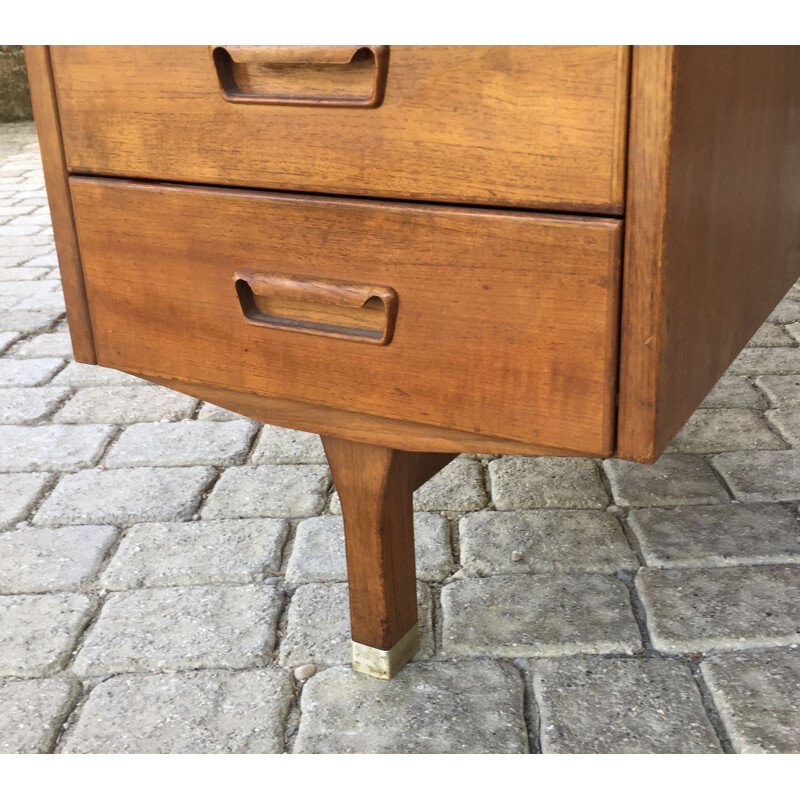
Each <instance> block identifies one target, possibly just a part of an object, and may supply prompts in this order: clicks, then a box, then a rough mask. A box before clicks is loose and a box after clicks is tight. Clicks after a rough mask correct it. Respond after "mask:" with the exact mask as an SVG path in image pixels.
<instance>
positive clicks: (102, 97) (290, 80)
mask: <svg viewBox="0 0 800 800" xmlns="http://www.w3.org/2000/svg"><path fill="white" fill-rule="evenodd" d="M286 50H287V49H286V48H283V49H282V50H279V49H277V50H276V48H266V49H258V48H243V49H239V50H237V49H235V48H228V49H227V50H224V51H223V50H218V51H217V52H218V56H217V61H216V63H215V61H214V60H213V59H212V55H211V52H212V50H211V49H210V48H208V47H117V46H114V47H97V46H92V47H73V46H69V47H66V46H58V47H52V48H51V54H52V63H53V69H54V75H55V83H56V89H57V94H58V105H59V111H60V120H61V130H62V134H63V140H64V148H65V153H66V160H67V166H68V168H69V170H70V172H72V173H82V174H91V175H109V176H123V177H129V178H141V179H156V180H168V181H176V182H187V183H202V184H216V185H224V186H241V187H248V188H249V187H253V188H266V189H279V190H293V191H303V192H320V193H330V194H345V195H356V196H369V197H385V198H400V199H415V200H427V201H443V202H448V203H459V204H477V205H493V206H511V207H523V208H531V209H545V210H547V209H553V210H571V211H590V212H594V213H603V214H620V213H621V212H622V207H623V190H624V178H625V176H624V155H625V139H626V131H625V120H626V117H627V103H628V100H627V92H628V88H627V84H628V59H629V48H627V47H612V46H598V47H594V46H591V47H590V46H581V47H555V46H541V47H452V46H447V47H403V46H394V45H392V46H391V47H390V48H388V49H386V50H381V49H380V48H373V49H372V50H365V49H362V50H359V49H358V48H356V47H354V48H350V49H349V50H348V49H347V48H345V49H344V50H340V49H337V48H314V47H308V48H289V51H290V52H286ZM351 57H353V60H351V61H349V62H347V59H348V58H351ZM282 61H283V62H290V63H277V62H282ZM337 61H345V62H347V63H336V62H337ZM223 87H224V88H225V91H226V93H227V97H228V99H226V97H224V96H223V92H222V88H223ZM376 87H378V89H379V92H378V94H377V95H374V96H375V98H376V99H375V102H377V101H380V104H379V105H377V106H374V107H365V106H364V103H368V102H370V97H373V94H374V92H375V89H376ZM242 101H253V102H242ZM348 103H349V105H348ZM87 121H90V124H87Z"/></svg>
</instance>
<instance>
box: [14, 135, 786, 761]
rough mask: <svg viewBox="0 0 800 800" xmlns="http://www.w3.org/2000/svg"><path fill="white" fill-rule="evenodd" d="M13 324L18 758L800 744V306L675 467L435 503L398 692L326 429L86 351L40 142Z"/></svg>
mask: <svg viewBox="0 0 800 800" xmlns="http://www.w3.org/2000/svg"><path fill="white" fill-rule="evenodd" d="M0 322H1V323H2V324H0V425H1V426H2V427H0V751H12V752H49V751H55V752H68V753H83V752H301V753H307V752H315V753H316V752H373V751H379V752H385V751H394V752H433V753H444V752H504V753H506V752H507V753H526V752H547V753H552V752H557V753H567V752H582V753H594V752H600V753H611V752H709V753H716V752H792V751H798V750H800V648H798V644H800V525H799V524H798V519H797V504H798V500H800V449H794V448H800V288H798V287H795V288H794V289H792V290H791V291H790V292H789V294H788V295H787V297H786V299H785V300H783V302H782V303H781V304H780V305H779V306H778V307H777V309H776V310H775V312H774V313H773V314H772V316H771V317H770V320H769V321H768V322H767V323H765V325H764V326H763V327H762V328H761V329H760V330H759V332H758V334H757V335H756V336H755V337H754V339H753V340H752V341H751V342H750V346H749V347H748V348H747V349H746V350H745V351H744V353H743V354H742V355H741V356H740V358H739V359H738V360H737V361H736V363H735V364H734V365H733V367H732V368H731V370H730V371H729V373H728V374H727V375H725V377H724V378H723V379H722V380H721V381H720V382H719V384H718V385H717V386H716V388H715V389H714V390H713V391H712V392H711V394H710V395H709V396H708V398H707V399H706V401H705V403H704V404H703V407H702V408H701V409H700V410H699V411H697V413H696V414H695V415H694V416H693V417H692V419H691V420H690V421H689V422H688V424H687V425H686V427H685V428H684V430H683V431H682V432H681V433H680V435H679V436H678V437H677V439H676V440H675V442H674V444H673V445H672V447H671V451H670V452H669V453H668V454H666V455H664V456H663V457H662V458H661V460H660V461H659V462H658V463H657V464H656V465H654V466H638V465H634V464H627V463H623V462H614V461H606V462H601V461H594V460H590V459H563V460H561V459H549V458H538V459H535V458H519V457H495V456H480V457H467V456H462V457H460V458H458V459H457V460H455V461H454V462H453V463H452V464H451V465H450V466H448V467H447V468H446V469H445V470H444V471H443V472H442V473H440V474H439V475H438V476H436V477H435V478H434V479H433V480H431V481H430V482H429V483H428V484H427V485H426V486H424V487H423V488H421V489H420V490H419V492H418V494H417V496H416V508H417V513H416V525H417V531H418V536H417V538H418V541H417V556H418V570H419V574H418V578H419V585H418V592H419V600H420V615H421V632H422V649H421V651H420V653H419V654H418V656H417V657H416V659H415V660H414V662H413V663H412V664H410V665H409V666H408V667H407V668H406V669H404V670H403V671H402V672H401V673H400V674H399V675H398V676H397V678H395V679H394V680H393V681H391V682H383V681H378V680H374V679H371V678H367V677H365V676H362V675H358V674H355V673H353V672H352V671H351V669H350V667H349V666H348V637H349V630H348V622H347V611H346V609H347V593H346V584H345V580H346V573H345V560H344V548H343V540H342V535H343V534H342V524H341V516H339V510H340V509H339V504H338V498H337V497H336V494H335V492H334V490H333V487H332V485H331V481H330V473H329V471H328V468H327V464H326V462H325V457H324V453H323V451H322V449H321V446H320V442H319V439H318V438H317V437H314V436H311V435H308V434H302V433H294V432H291V431H286V430H282V429H279V428H273V427H270V426H261V425H257V424H255V423H252V422H250V421H248V420H245V419H243V418H241V417H237V416H236V415H234V414H231V413H229V412H227V411H224V410H222V409H219V408H216V407H214V406H212V405H208V404H203V403H200V402H197V401H195V400H194V399H192V398H187V397H185V396H182V395H179V394H175V393H174V392H171V391H169V390H166V389H164V388H161V387H155V386H151V385H148V384H146V383H144V382H142V381H141V380H138V379H136V378H133V377H130V376H127V375H124V374H121V373H117V372H114V371H112V370H104V369H102V368H99V367H87V366H84V365H81V364H76V363H74V362H73V361H72V360H71V352H70V344H69V336H68V332H67V327H66V322H65V318H64V304H63V298H62V295H61V292H60V283H59V275H58V270H57V262H56V256H55V251H54V245H53V237H52V231H51V228H50V220H49V215H48V210H47V204H46V197H45V192H44V186H43V181H42V175H41V164H40V160H39V153H38V148H37V144H36V137H35V132H34V130H33V127H32V125H30V124H12V125H5V126H0Z"/></svg>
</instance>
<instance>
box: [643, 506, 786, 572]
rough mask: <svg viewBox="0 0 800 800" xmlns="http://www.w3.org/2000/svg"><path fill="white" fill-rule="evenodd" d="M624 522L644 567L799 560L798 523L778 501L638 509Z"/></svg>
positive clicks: (732, 564)
mask: <svg viewBox="0 0 800 800" xmlns="http://www.w3.org/2000/svg"><path fill="white" fill-rule="evenodd" d="M628 525H629V526H630V528H631V530H632V531H633V532H634V534H635V535H636V538H637V539H638V540H639V545H640V547H641V551H642V555H643V556H644V558H645V560H646V561H647V565H648V566H650V567H730V566H737V565H744V564H784V563H794V564H796V563H800V523H798V520H797V519H796V518H795V516H794V514H792V513H791V512H790V511H788V510H787V509H785V508H783V507H782V506H779V505H774V504H773V505H766V504H752V505H746V504H742V503H731V504H729V505H725V506H709V507H703V506H689V507H687V508H669V509H667V508H642V509H635V510H633V511H631V513H630V514H629V515H628Z"/></svg>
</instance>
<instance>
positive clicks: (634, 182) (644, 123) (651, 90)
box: [615, 46, 699, 462]
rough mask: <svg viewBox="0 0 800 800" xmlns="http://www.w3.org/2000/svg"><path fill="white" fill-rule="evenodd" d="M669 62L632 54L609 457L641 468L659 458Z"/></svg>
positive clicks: (670, 51) (659, 51)
mask: <svg viewBox="0 0 800 800" xmlns="http://www.w3.org/2000/svg"><path fill="white" fill-rule="evenodd" d="M674 58H675V48H674V47H672V46H652V47H634V48H633V55H632V69H631V108H630V122H629V125H630V133H629V135H628V193H627V199H626V208H625V247H624V259H623V268H622V298H621V309H622V310H621V315H622V319H621V326H620V328H621V333H620V360H619V408H618V422H617V450H616V453H615V455H616V456H618V457H619V458H626V459H632V460H634V461H645V462H652V461H655V459H656V458H657V457H658V456H659V454H660V453H659V452H657V450H656V416H657V414H658V411H659V409H658V407H657V406H658V381H659V379H660V377H661V376H660V363H661V347H662V335H663V319H664V281H665V280H666V279H667V275H666V268H665V264H664V240H665V235H666V234H665V228H666V209H667V196H668V195H667V193H668V188H669V163H670V144H671V136H672V104H673V86H674ZM698 344H699V343H698Z"/></svg>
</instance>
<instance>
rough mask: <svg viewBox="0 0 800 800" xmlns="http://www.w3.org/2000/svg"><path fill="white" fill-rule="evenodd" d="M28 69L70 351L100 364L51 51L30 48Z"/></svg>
mask: <svg viewBox="0 0 800 800" xmlns="http://www.w3.org/2000/svg"><path fill="white" fill-rule="evenodd" d="M25 64H26V67H27V70H28V83H29V85H30V90H31V103H32V105H33V115H34V118H35V121H36V132H37V135H38V137H39V150H40V152H41V154H42V167H43V170H44V180H45V185H46V186H47V201H48V203H49V204H50V217H51V218H52V221H53V234H54V236H55V240H56V253H57V255H58V266H59V269H60V271H61V285H62V287H63V289H64V299H65V300H66V303H67V321H68V322H69V333H70V337H71V339H72V351H73V353H74V355H75V358H76V360H77V361H82V362H83V363H84V364H96V363H97V359H96V357H95V352H94V340H93V337H92V321H91V318H90V316H89V305H88V303H87V302H86V290H85V287H84V283H83V271H82V269H81V257H80V252H79V251H78V240H77V237H76V235H75V221H74V219H73V214H72V202H71V199H70V194H69V184H68V182H67V181H68V175H67V168H66V162H65V159H64V149H63V143H62V140H61V126H60V123H59V117H58V104H57V102H56V93H55V87H54V85H53V75H52V70H51V64H50V53H49V48H48V47H44V46H38V45H37V46H32V45H26V47H25Z"/></svg>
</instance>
